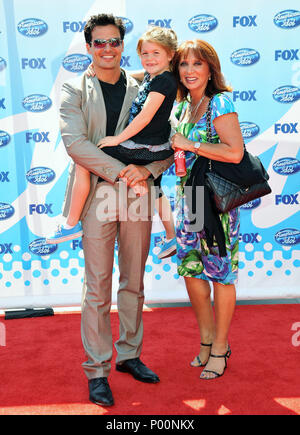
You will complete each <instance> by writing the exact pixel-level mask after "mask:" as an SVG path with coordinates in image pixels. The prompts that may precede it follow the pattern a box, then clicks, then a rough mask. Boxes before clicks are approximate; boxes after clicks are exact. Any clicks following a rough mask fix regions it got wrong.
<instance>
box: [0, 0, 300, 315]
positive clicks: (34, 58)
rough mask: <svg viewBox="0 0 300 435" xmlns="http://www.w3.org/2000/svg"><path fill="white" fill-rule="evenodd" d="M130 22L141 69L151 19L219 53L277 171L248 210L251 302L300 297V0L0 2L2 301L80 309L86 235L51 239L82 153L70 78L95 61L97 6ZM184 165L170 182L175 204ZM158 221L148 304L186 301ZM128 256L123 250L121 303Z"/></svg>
mask: <svg viewBox="0 0 300 435" xmlns="http://www.w3.org/2000/svg"><path fill="white" fill-rule="evenodd" d="M100 12H112V13H114V14H115V15H117V16H120V17H123V18H124V21H125V24H126V36H125V51H124V55H123V58H122V66H123V67H124V68H127V69H128V70H136V69H140V68H141V65H140V62H139V58H138V56H137V54H136V43H137V39H138V37H139V36H140V35H141V34H142V33H143V32H144V31H145V29H146V28H147V26H148V25H149V24H156V25H159V26H164V27H172V28H173V29H174V30H175V31H176V32H177V34H178V37H179V40H180V41H183V40H185V39H194V38H200V39H205V40H207V41H208V42H210V43H211V44H212V45H213V46H214V47H215V48H216V50H217V52H218V53H219V56H220V59H221V64H222V70H223V73H224V75H225V77H226V79H227V81H228V82H229V83H230V84H231V85H232V86H233V88H234V91H233V94H232V98H233V101H234V103H235V105H236V109H237V111H238V113H239V120H240V124H241V128H242V132H243V136H244V139H245V142H246V144H247V146H248V149H249V150H250V151H251V152H252V153H254V154H256V155H259V156H260V157H261V159H262V161H263V163H264V164H265V166H266V168H268V171H269V174H270V183H271V186H272V189H273V192H272V194H271V195H269V196H267V197H265V198H263V199H262V200H258V201H253V202H251V203H249V204H247V205H246V206H244V207H242V210H241V232H240V262H239V281H238V285H237V290H238V298H239V299H262V298H293V297H300V285H299V282H300V276H299V264H300V256H299V247H300V244H299V242H300V220H299V217H300V214H299V202H300V196H299V174H300V156H299V143H300V137H299V133H300V2H299V0H264V1H261V0H252V1H251V2H241V1H240V0H227V1H226V2H225V3H224V1H223V0H215V1H214V2H211V3H210V2H206V1H202V0H185V2H184V3H183V2H182V1H179V0H164V1H161V0H152V1H151V4H150V3H149V4H145V5H143V4H141V2H140V1H138V0H109V1H108V0H99V1H98V0H85V1H82V0H63V1H61V0H51V1H50V0H49V1H47V0H45V1H39V0H26V1H24V0H1V1H0V118H1V119H0V308H11V307H24V306H26V307H28V306H37V307H41V306H45V305H51V306H60V305H79V304H80V301H81V288H82V281H83V273H84V256H83V251H82V245H81V240H74V241H72V242H66V243H63V244H60V245H54V246H51V247H49V246H46V245H45V240H44V237H45V235H46V234H48V232H49V231H51V230H53V229H54V228H55V227H56V224H57V222H58V220H59V215H60V213H61V205H62V201H63V196H64V190H65V185H66V180H67V176H68V170H69V163H70V160H69V158H68V156H67V154H66V152H65V149H64V146H63V144H62V141H61V136H60V133H59V128H58V108H59V102H60V90H61V85H62V83H63V82H64V81H66V80H68V79H71V78H72V77H74V76H76V75H78V74H83V73H84V71H85V69H86V68H87V66H88V65H89V63H90V61H91V60H90V58H89V56H88V55H87V53H86V49H85V43H84V36H83V28H84V24H85V21H86V19H87V18H88V17H89V16H90V15H92V14H95V13H100ZM174 185H175V177H174V167H171V168H170V169H169V170H168V171H167V172H166V173H165V174H164V178H163V187H164V190H165V192H166V194H167V195H168V196H169V197H170V201H171V204H172V205H174V194H175V190H174V189H175V188H174ZM162 235H163V227H162V226H161V223H160V221H159V219H158V217H157V216H155V219H154V224H153V231H152V240H151V249H150V254H149V258H148V262H147V266H146V272H145V290H146V301H148V302H154V301H185V300H187V294H186V291H185V287H184V282H183V280H182V278H179V277H178V275H177V271H176V262H175V257H173V258H172V259H166V260H163V261H161V260H159V259H158V258H157V255H156V254H157V250H158V246H157V244H158V243H159V241H160V238H161V236H162ZM117 283H118V256H117V249H116V251H115V268H114V275H113V298H114V300H116V290H117Z"/></svg>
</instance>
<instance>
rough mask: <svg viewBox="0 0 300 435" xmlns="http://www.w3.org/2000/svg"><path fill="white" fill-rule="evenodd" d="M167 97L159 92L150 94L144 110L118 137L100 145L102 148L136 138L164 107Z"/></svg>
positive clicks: (105, 139) (107, 138)
mask: <svg viewBox="0 0 300 435" xmlns="http://www.w3.org/2000/svg"><path fill="white" fill-rule="evenodd" d="M164 99H165V96H164V95H163V94H160V93H159V92H150V93H149V95H148V97H147V99H146V101H145V103H144V106H143V108H142V110H141V111H140V113H139V114H138V115H137V116H136V117H135V118H134V119H133V120H132V122H131V123H130V124H129V125H128V126H127V127H126V128H125V130H123V131H122V133H120V134H119V135H118V136H107V137H105V138H104V139H101V140H100V142H99V143H98V146H99V145H100V148H104V147H108V146H110V147H112V146H116V145H119V144H120V143H121V142H124V141H126V140H127V139H129V138H131V137H132V136H135V135H136V134H137V133H139V132H140V131H141V130H143V128H145V127H146V125H148V124H149V123H150V121H151V120H152V118H153V116H154V115H155V114H156V112H157V111H158V109H159V108H160V106H161V105H162V103H163V101H164Z"/></svg>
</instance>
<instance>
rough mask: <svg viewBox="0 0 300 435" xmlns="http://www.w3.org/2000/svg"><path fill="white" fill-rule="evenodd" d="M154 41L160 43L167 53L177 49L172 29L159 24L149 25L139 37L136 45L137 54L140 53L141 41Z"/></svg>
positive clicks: (175, 37) (172, 52) (175, 36)
mask: <svg viewBox="0 0 300 435" xmlns="http://www.w3.org/2000/svg"><path fill="white" fill-rule="evenodd" d="M145 41H148V42H154V43H156V44H159V45H161V46H162V47H163V48H164V49H165V50H166V51H167V52H168V53H169V54H172V55H173V54H174V53H175V51H176V50H177V35H176V33H175V32H174V30H172V29H166V28H164V27H159V26H151V27H149V29H148V30H147V31H146V32H145V33H144V34H143V35H142V36H141V37H140V39H139V40H138V44H137V47H136V51H137V52H138V55H139V56H140V55H141V50H142V44H143V42H145Z"/></svg>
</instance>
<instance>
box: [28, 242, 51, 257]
mask: <svg viewBox="0 0 300 435" xmlns="http://www.w3.org/2000/svg"><path fill="white" fill-rule="evenodd" d="M29 250H30V252H32V253H33V254H35V255H39V256H40V257H42V256H43V255H50V254H52V253H53V252H55V251H56V250H57V245H48V244H47V243H46V239H36V240H33V241H32V242H31V243H30V244H29Z"/></svg>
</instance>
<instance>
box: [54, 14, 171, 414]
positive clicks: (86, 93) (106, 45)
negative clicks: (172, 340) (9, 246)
mask: <svg viewBox="0 0 300 435" xmlns="http://www.w3.org/2000/svg"><path fill="white" fill-rule="evenodd" d="M84 32H85V40H86V46H87V51H88V53H89V54H90V55H91V56H92V58H93V65H94V69H95V73H96V76H95V77H88V76H87V75H83V76H82V77H77V78H76V79H75V80H72V81H70V82H68V83H65V84H64V85H63V89H62V103H61V109H60V115H61V116H60V125H61V134H62V139H63V142H64V145H65V147H66V150H67V152H68V154H69V155H70V156H71V158H72V159H73V161H74V162H75V163H76V164H79V165H81V166H83V167H85V168H86V169H88V170H89V171H90V173H91V188H90V193H89V196H88V199H87V201H86V204H85V207H84V209H83V212H82V215H81V221H82V226H83V234H84V235H83V250H84V256H85V282H84V295H83V303H82V331H81V332H82V342H83V346H84V349H85V352H86V355H87V361H86V362H85V363H84V364H83V367H84V371H85V374H86V376H87V378H88V384H89V394H90V400H91V401H92V402H94V403H97V404H100V405H104V406H110V405H113V403H114V400H113V396H112V392H111V389H110V387H109V384H108V381H107V377H108V375H109V373H110V369H111V359H112V334H111V325H110V308H111V291H112V269H113V261H114V245H115V238H117V240H118V261H119V271H120V278H119V290H118V298H117V304H118V313H119V321H120V330H119V333H120V336H119V339H118V341H117V342H116V343H115V347H116V350H117V359H116V369H117V370H118V371H120V372H126V373H130V374H131V375H132V376H133V377H134V378H135V379H137V380H139V381H142V382H151V383H156V382H159V378H158V376H157V375H156V374H155V373H153V372H152V371H151V370H150V369H148V368H147V367H146V366H145V365H144V364H143V363H142V362H141V360H140V358H139V357H140V353H141V347H142V338H143V323H142V309H143V302H144V286H143V277H144V269H145V263H146V260H147V256H148V251H149V246H150V237H151V226H152V221H151V219H152V207H151V206H150V205H151V198H150V194H149V195H146V196H144V197H141V198H140V199H137V198H136V197H135V195H132V189H130V186H133V185H134V184H135V183H136V182H138V181H142V180H147V182H148V188H149V192H150V191H151V186H152V184H153V182H152V180H153V179H154V178H157V177H158V176H159V175H160V174H161V173H163V172H164V171H165V170H166V169H167V168H168V167H169V166H170V165H171V164H172V158H169V159H168V160H166V161H163V162H153V163H151V164H149V165H147V166H145V167H143V166H134V165H129V166H127V167H125V165H124V164H123V163H121V162H119V161H118V160H116V159H114V158H112V157H110V156H108V155H106V154H105V153H104V152H103V151H102V150H99V149H98V148H97V146H96V144H97V143H98V142H99V140H100V139H101V138H103V137H105V136H107V135H114V134H119V133H120V132H121V131H122V130H123V129H124V128H125V126H126V124H127V121H128V116H129V110H130V107H131V103H132V101H133V99H134V98H135V97H136V95H137V91H138V84H137V83H136V82H135V80H134V79H133V78H131V77H130V76H129V75H128V74H127V73H126V72H125V71H123V70H122V69H121V68H120V62H121V56H122V52H123V48H124V43H123V39H124V34H125V28H124V25H123V23H122V21H121V20H120V19H118V18H115V17H113V16H112V15H106V14H101V15H97V16H93V17H91V18H90V20H89V21H88V22H87V24H86V26H85V31H84ZM73 169H74V168H73ZM73 174H74V170H73V171H72V172H71V175H70V178H69V182H68V187H67V192H66V199H65V207H64V215H67V212H68V207H69V202H70V193H71V189H72V182H73V178H74V175H73ZM122 177H123V178H124V177H125V178H126V180H127V182H128V186H129V187H127V186H126V184H124V182H123V181H122V180H120V178H122ZM124 192H125V195H124ZM145 198H146V200H145ZM137 201H141V204H136V202H137ZM129 210H130V213H126V212H128V211H129ZM138 210H139V211H138ZM141 210H142V213H140V211H141ZM124 212H125V218H124Z"/></svg>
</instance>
